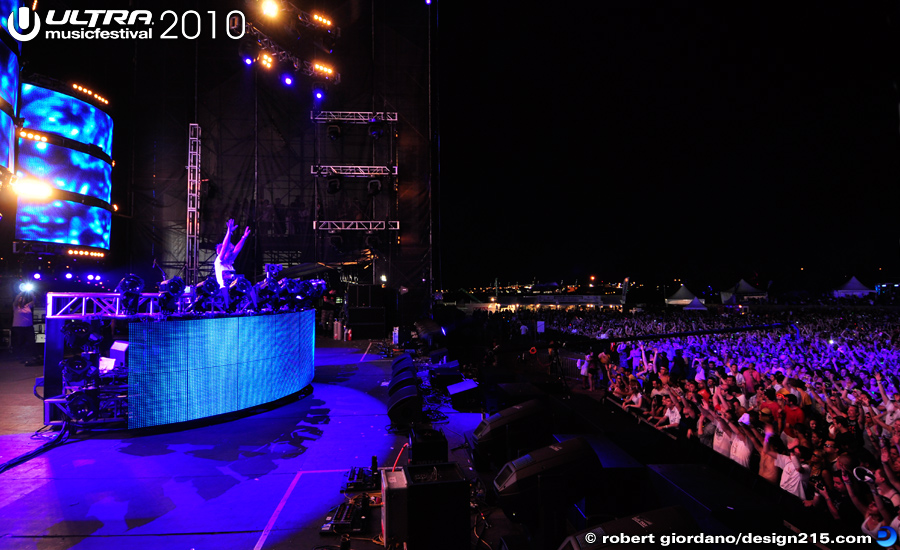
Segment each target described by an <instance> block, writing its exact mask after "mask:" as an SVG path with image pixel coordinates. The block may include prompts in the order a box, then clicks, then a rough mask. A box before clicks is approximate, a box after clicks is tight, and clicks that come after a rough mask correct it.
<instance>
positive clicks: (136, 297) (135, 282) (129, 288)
mask: <svg viewBox="0 0 900 550" xmlns="http://www.w3.org/2000/svg"><path fill="white" fill-rule="evenodd" d="M143 291H144V280H143V279H141V278H140V277H138V276H137V275H135V274H134V273H129V274H128V275H125V277H123V278H122V280H121V281H119V284H118V285H117V286H116V292H117V293H118V294H119V298H120V299H121V300H122V310H123V311H124V312H125V314H126V315H135V314H136V313H137V310H138V306H139V305H140V301H141V293H142V292H143Z"/></svg>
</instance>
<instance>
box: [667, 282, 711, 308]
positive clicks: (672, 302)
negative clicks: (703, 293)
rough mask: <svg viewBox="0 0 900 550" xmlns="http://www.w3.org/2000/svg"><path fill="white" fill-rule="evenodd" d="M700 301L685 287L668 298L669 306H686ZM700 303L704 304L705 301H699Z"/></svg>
mask: <svg viewBox="0 0 900 550" xmlns="http://www.w3.org/2000/svg"><path fill="white" fill-rule="evenodd" d="M694 300H698V299H697V297H696V296H694V293H693V292H691V291H690V290H688V288H687V287H686V286H684V285H681V288H679V289H678V291H677V292H675V294H673V295H671V296H669V297H668V298H666V305H667V306H686V305H688V304H690V303H691V302H692V301H694ZM698 301H699V302H700V303H703V300H698Z"/></svg>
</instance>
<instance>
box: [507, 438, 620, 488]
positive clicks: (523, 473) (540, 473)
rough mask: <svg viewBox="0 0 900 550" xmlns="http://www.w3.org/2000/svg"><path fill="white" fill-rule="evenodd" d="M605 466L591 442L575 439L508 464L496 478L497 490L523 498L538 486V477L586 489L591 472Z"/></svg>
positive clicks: (544, 448)
mask: <svg viewBox="0 0 900 550" xmlns="http://www.w3.org/2000/svg"><path fill="white" fill-rule="evenodd" d="M602 467H603V465H602V464H601V463H600V459H599V458H597V453H596V452H595V451H594V449H593V448H592V447H591V445H590V443H588V441H587V440H586V439H585V438H583V437H574V438H572V439H569V440H566V441H561V442H559V443H555V444H553V445H549V446H547V447H543V448H541V449H537V450H535V451H532V452H530V453H528V454H526V455H524V456H521V457H519V458H517V459H515V460H512V461H510V462H507V463H506V464H505V465H504V466H503V468H501V469H500V472H499V473H498V474H497V477H495V478H494V489H495V490H496V491H497V494H498V495H499V496H515V495H521V494H524V493H526V492H528V491H529V490H531V489H533V488H535V487H537V485H538V484H539V479H538V478H539V477H549V476H558V477H560V478H565V485H567V486H572V485H577V486H580V487H581V488H582V489H583V490H587V489H588V488H589V487H588V486H589V485H590V481H591V479H590V478H591V472H599V470H600V468H602Z"/></svg>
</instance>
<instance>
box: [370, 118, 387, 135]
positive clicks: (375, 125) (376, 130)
mask: <svg viewBox="0 0 900 550" xmlns="http://www.w3.org/2000/svg"><path fill="white" fill-rule="evenodd" d="M369 135H370V136H372V139H374V140H376V141H377V140H379V139H381V136H383V135H384V122H382V121H380V120H378V119H377V118H373V119H372V120H370V121H369Z"/></svg>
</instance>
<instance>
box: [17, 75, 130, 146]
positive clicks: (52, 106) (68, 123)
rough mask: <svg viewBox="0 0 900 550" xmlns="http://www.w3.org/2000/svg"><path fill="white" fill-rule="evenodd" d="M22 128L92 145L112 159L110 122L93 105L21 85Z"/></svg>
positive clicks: (107, 117) (46, 90)
mask: <svg viewBox="0 0 900 550" xmlns="http://www.w3.org/2000/svg"><path fill="white" fill-rule="evenodd" d="M19 116H20V117H21V118H23V119H25V128H27V129H30V130H34V131H37V132H52V133H54V134H58V135H60V136H63V137H65V138H68V139H72V140H75V141H77V142H79V143H84V144H85V145H96V146H97V147H99V148H100V149H101V150H102V151H103V152H104V153H106V154H107V155H109V156H110V157H112V133H113V121H112V118H111V117H110V116H109V115H108V114H106V113H104V112H103V111H101V110H100V109H98V108H97V107H94V106H93V105H91V104H89V103H86V102H84V101H81V100H80V99H76V98H74V97H71V96H68V95H66V94H63V93H60V92H55V91H53V90H48V89H47V88H41V87H40V86H35V85H33V84H22V110H21V111H20V113H19Z"/></svg>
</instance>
